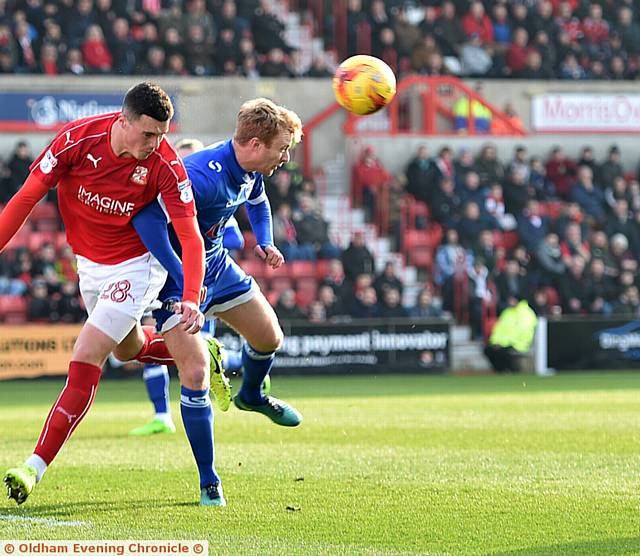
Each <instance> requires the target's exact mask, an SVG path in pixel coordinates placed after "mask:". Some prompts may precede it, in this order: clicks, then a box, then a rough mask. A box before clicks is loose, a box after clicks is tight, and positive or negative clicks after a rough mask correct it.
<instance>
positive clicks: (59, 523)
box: [0, 515, 90, 527]
mask: <svg viewBox="0 0 640 556" xmlns="http://www.w3.org/2000/svg"><path fill="white" fill-rule="evenodd" d="M0 521H17V522H28V523H41V524H42V525H49V526H51V527H77V526H80V525H90V523H89V522H87V521H64V520H59V519H53V518H51V517H24V516H21V515H0Z"/></svg>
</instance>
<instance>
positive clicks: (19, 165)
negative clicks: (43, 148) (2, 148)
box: [7, 141, 33, 196]
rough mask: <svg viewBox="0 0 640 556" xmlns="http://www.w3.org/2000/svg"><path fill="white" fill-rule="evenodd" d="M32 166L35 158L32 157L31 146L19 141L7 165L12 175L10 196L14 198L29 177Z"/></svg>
mask: <svg viewBox="0 0 640 556" xmlns="http://www.w3.org/2000/svg"><path fill="white" fill-rule="evenodd" d="M31 164H33V157H32V156H31V149H30V148H29V144H28V143H27V142H26V141H18V143H17V144H16V148H15V150H14V151H13V155H11V158H10V159H9V164H8V165H7V167H8V168H9V172H10V173H11V178H10V180H11V185H10V191H11V195H10V196H13V195H14V194H15V193H16V192H17V191H18V189H20V187H22V184H23V183H24V181H25V180H26V179H27V176H28V175H29V167H30V166H31Z"/></svg>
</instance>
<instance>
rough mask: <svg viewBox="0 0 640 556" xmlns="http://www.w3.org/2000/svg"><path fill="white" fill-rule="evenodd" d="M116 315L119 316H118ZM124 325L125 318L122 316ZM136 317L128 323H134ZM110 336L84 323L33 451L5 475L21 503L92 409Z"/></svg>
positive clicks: (111, 341) (11, 493)
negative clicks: (64, 378) (61, 385)
mask: <svg viewBox="0 0 640 556" xmlns="http://www.w3.org/2000/svg"><path fill="white" fill-rule="evenodd" d="M116 318H117V315H116ZM119 320H120V321H121V324H122V323H123V321H126V319H122V318H121V319H119ZM133 322H134V321H133V319H131V320H130V322H129V326H133ZM116 345H117V342H116V339H114V338H112V337H110V336H109V335H107V334H106V333H105V332H103V331H102V330H100V329H98V328H96V327H95V326H94V325H92V324H91V323H90V322H87V323H85V325H84V326H83V328H82V330H81V332H80V334H79V336H78V339H77V340H76V344H75V347H74V351H73V355H72V358H71V362H70V363H69V372H68V376H67V381H66V383H65V385H64V388H63V389H62V392H61V393H60V395H59V396H58V399H57V400H56V401H55V403H54V404H53V406H52V407H51V410H50V411H49V414H48V416H47V419H46V420H45V423H44V426H43V428H42V431H41V433H40V437H39V438H38V442H37V444H36V447H35V449H34V451H33V454H31V456H29V457H28V458H27V460H26V461H25V462H24V464H23V465H21V466H18V467H16V468H13V469H9V470H8V471H7V473H6V474H5V476H4V482H5V484H6V485H7V493H8V496H9V498H13V499H14V500H15V501H16V502H17V503H18V504H22V503H23V502H24V501H25V500H26V499H27V497H28V496H29V494H31V492H32V491H33V488H34V487H35V485H36V483H38V482H40V480H41V479H42V477H43V475H44V473H45V471H46V469H47V467H48V466H49V465H50V464H51V462H52V461H53V459H54V458H55V457H56V455H57V454H58V452H59V451H60V449H61V448H62V446H63V445H64V443H65V442H66V441H67V440H68V439H69V437H70V436H71V434H72V433H73V431H74V430H75V429H76V427H77V426H78V425H79V424H80V421H82V419H83V418H84V416H85V415H86V414H87V412H88V411H89V408H90V407H91V404H92V403H93V400H94V398H95V395H96V390H97V388H98V383H99V381H100V375H101V371H102V365H103V364H104V362H105V360H106V358H107V357H108V355H109V352H111V351H112V350H113V349H114V348H115V346H116Z"/></svg>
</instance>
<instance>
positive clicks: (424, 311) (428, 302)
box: [409, 288, 442, 319]
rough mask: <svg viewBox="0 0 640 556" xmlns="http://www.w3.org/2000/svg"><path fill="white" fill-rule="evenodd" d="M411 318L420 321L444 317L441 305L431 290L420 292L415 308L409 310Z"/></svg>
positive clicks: (426, 289)
mask: <svg viewBox="0 0 640 556" xmlns="http://www.w3.org/2000/svg"><path fill="white" fill-rule="evenodd" d="M409 316H410V317H412V318H418V319H429V318H437V317H441V316H442V307H441V304H440V303H439V302H437V301H436V300H435V299H434V298H433V293H432V292H431V289H430V288H424V289H422V290H420V292H419V293H418V298H417V299H416V304H415V306H414V307H412V308H411V309H410V310H409Z"/></svg>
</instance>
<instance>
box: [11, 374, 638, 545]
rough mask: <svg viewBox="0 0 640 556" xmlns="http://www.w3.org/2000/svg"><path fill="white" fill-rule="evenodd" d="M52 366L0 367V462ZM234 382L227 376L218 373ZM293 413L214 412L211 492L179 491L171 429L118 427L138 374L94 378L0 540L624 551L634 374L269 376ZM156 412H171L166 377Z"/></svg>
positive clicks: (31, 420)
mask: <svg viewBox="0 0 640 556" xmlns="http://www.w3.org/2000/svg"><path fill="white" fill-rule="evenodd" d="M61 386H62V381H61V380H60V381H58V380H55V381H36V382H27V381H23V382H5V383H0V466H1V467H2V469H4V468H6V467H8V466H10V465H13V464H14V463H17V462H21V461H22V460H23V459H24V457H26V456H27V455H28V454H29V453H30V452H31V450H32V448H33V444H34V442H35V440H36V438H37V435H38V433H39V431H40V427H41V424H42V422H43V419H44V417H45V416H46V413H47V411H48V409H49V406H50V404H51V403H52V401H53V400H54V399H55V397H56V396H57V393H58V391H59V389H60V388H61ZM236 387H237V384H236ZM273 392H274V394H275V395H279V396H281V397H283V398H285V399H287V400H290V401H292V402H293V403H294V404H295V405H296V406H297V407H298V408H299V409H300V410H301V411H302V412H303V414H304V416H305V421H304V423H303V424H302V426H301V427H299V428H298V429H285V428H279V427H277V426H275V425H272V424H271V423H270V422H269V421H268V420H267V419H266V418H264V417H263V416H260V415H255V414H249V413H241V412H239V411H237V410H235V409H234V408H233V407H232V408H231V410H230V411H229V412H228V413H226V414H221V413H218V412H216V440H217V468H218V471H219V472H220V474H221V476H222V478H223V482H224V487H225V494H226V496H227V500H228V503H229V506H228V507H227V508H222V509H221V508H201V507H199V506H198V505H197V501H198V488H197V487H198V485H197V481H198V479H197V472H196V468H195V465H194V463H193V461H192V456H191V453H190V449H189V447H188V445H187V442H186V438H185V436H184V431H183V429H182V426H181V425H178V427H179V430H178V433H177V434H175V435H173V436H166V435H163V436H158V437H153V438H144V439H139V438H138V439H135V438H129V437H128V436H127V431H128V430H129V429H130V428H131V427H133V426H136V425H139V424H141V423H143V422H144V421H145V420H146V419H148V418H150V416H151V406H150V405H149V404H148V402H146V400H145V392H144V386H143V384H142V382H141V381H136V380H128V381H112V382H109V381H105V382H103V384H101V386H100V390H99V391H98V396H97V398H96V402H95V404H94V407H93V409H92V411H91V413H90V414H89V416H88V417H87V418H86V420H85V421H84V422H83V423H82V425H81V426H80V427H79V429H78V431H77V432H76V434H75V435H74V437H73V438H72V439H71V441H70V442H69V443H68V445H67V446H66V447H65V448H64V450H63V452H62V453H61V455H60V456H59V457H58V459H57V461H56V462H55V464H54V465H53V466H52V467H51V469H49V471H48V472H47V475H46V476H45V479H44V480H43V482H42V483H41V484H40V485H39V486H38V487H37V488H36V490H35V492H34V494H33V495H32V496H31V498H30V499H29V500H28V501H27V502H26V503H25V504H24V505H23V506H21V507H16V506H15V504H13V502H10V501H8V500H5V501H4V502H0V538H2V539H30V540H43V539H94V540H98V539H191V540H201V539H208V541H209V546H210V552H211V554H230V555H245V554H247V555H251V554H256V555H269V554H274V555H276V554H277V555H281V554H286V555H287V556H289V555H315V554H322V555H324V554H337V555H343V554H344V555H352V554H354V555H360V554H362V555H377V554H380V555H392V554H434V555H435V554H439V555H443V554H446V555H453V556H459V555H467V554H474V555H494V556H497V555H504V556H506V555H518V556H521V555H529V554H531V555H561V556H568V555H586V556H597V555H601V554H602V555H623V554H624V555H627V554H640V373H635V374H634V373H611V374H605V373H599V374H569V375H562V376H556V377H553V378H544V379H541V378H536V377H530V376H507V377H419V376H393V377H391V376H377V377H322V378H278V377H276V378H275V379H274V385H273ZM171 393H172V398H173V404H172V405H173V407H172V410H173V412H174V418H175V420H176V423H177V424H178V423H180V418H179V408H178V407H177V403H176V400H177V398H178V396H177V383H175V382H174V383H172V392H171Z"/></svg>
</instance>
